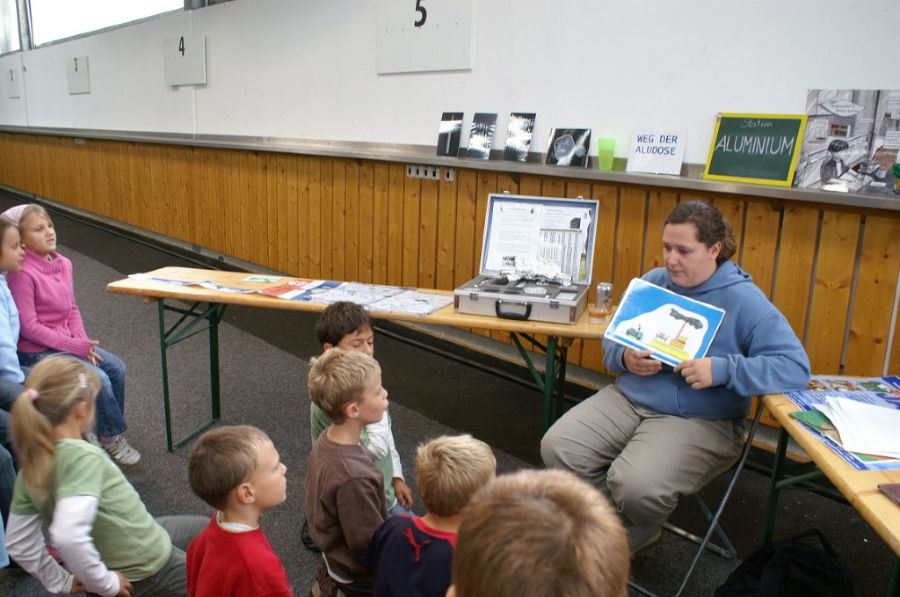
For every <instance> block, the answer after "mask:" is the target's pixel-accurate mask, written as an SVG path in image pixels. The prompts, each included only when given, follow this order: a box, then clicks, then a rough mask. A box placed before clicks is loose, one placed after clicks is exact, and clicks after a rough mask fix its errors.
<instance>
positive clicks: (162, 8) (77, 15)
mask: <svg viewBox="0 0 900 597" xmlns="http://www.w3.org/2000/svg"><path fill="white" fill-rule="evenodd" d="M2 1H3V2H6V0H2ZM183 8H184V0H128V1H127V2H123V1H122V0H78V1H73V0H31V29H32V39H33V40H34V45H36V46H39V45H41V44H45V43H48V42H51V41H55V40H57V39H64V38H67V37H72V36H75V35H80V34H82V33H88V32H91V31H97V30H98V29H105V28H106V27H112V26H113V25H121V24H122V23H128V22H130V21H136V20H139V19H144V18H147V17H151V16H153V15H157V14H160V13H164V12H169V11H173V10H179V9H183Z"/></svg>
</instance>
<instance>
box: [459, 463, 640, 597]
mask: <svg viewBox="0 0 900 597" xmlns="http://www.w3.org/2000/svg"><path fill="white" fill-rule="evenodd" d="M629 558H630V552H629V550H628V541H627V539H626V535H625V530H624V529H623V527H622V523H621V522H620V521H619V517H618V515H617V514H616V513H615V512H614V511H613V509H612V507H611V506H610V505H609V501H608V500H607V499H606V498H605V497H604V496H603V495H602V494H601V493H600V492H599V491H597V490H596V489H595V488H593V487H591V486H590V485H588V484H587V483H586V482H585V481H582V480H581V479H579V478H578V477H576V476H575V475H573V474H571V473H568V472H564V471H559V470H544V471H534V470H528V471H520V472H518V473H514V474H511V475H503V476H500V477H498V478H497V479H496V480H495V481H494V482H492V483H490V484H489V485H488V486H487V487H485V488H484V489H482V490H481V491H479V492H478V493H476V494H475V496H474V497H473V498H472V500H471V501H470V502H469V505H468V506H467V507H466V512H465V515H464V516H463V521H462V524H461V525H460V528H459V536H458V540H457V544H456V555H455V557H454V560H453V586H452V587H450V590H449V591H448V592H447V597H531V596H539V595H541V596H542V595H566V597H624V596H625V595H627V582H628V566H629Z"/></svg>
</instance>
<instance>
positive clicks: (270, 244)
mask: <svg viewBox="0 0 900 597" xmlns="http://www.w3.org/2000/svg"><path fill="white" fill-rule="evenodd" d="M263 157H264V158H265V174H266V178H265V189H266V191H265V202H263V205H264V206H265V210H266V213H265V220H264V221H265V247H264V249H263V251H262V254H263V255H264V256H265V259H266V261H265V264H266V267H268V268H270V269H277V270H281V267H280V262H279V256H278V248H279V247H283V246H284V244H283V243H282V242H281V240H280V239H279V237H278V232H279V230H278V220H279V217H280V216H281V214H280V212H279V209H278V207H279V206H278V176H279V173H278V154H276V153H265V154H263Z"/></svg>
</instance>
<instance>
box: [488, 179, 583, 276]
mask: <svg viewBox="0 0 900 597" xmlns="http://www.w3.org/2000/svg"><path fill="white" fill-rule="evenodd" d="M598 207H599V202H598V201H597V200H595V199H580V198H579V199H561V198H552V197H531V196H527V195H510V194H508V193H503V194H491V195H488V204H487V214H486V216H485V219H484V236H483V238H482V242H481V275H484V276H490V275H494V276H496V275H499V274H500V271H501V270H510V269H515V267H516V264H515V262H516V260H517V258H519V257H520V256H521V257H524V258H525V259H526V261H528V260H539V259H540V260H544V259H546V260H549V261H552V262H553V263H554V264H555V265H557V266H558V267H559V269H560V271H562V272H564V273H566V274H569V275H571V276H572V283H573V284H575V283H577V284H590V282H591V274H592V270H593V265H594V244H595V242H596V240H597V209H598ZM520 262H521V260H520Z"/></svg>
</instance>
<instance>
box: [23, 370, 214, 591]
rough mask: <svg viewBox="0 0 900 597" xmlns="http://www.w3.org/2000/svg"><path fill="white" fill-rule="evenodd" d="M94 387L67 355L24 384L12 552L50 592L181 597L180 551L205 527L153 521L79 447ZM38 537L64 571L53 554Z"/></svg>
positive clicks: (95, 457)
mask: <svg viewBox="0 0 900 597" xmlns="http://www.w3.org/2000/svg"><path fill="white" fill-rule="evenodd" d="M99 389H100V388H99V382H98V381H97V378H96V376H94V375H92V374H91V372H90V370H89V369H88V368H87V367H86V366H85V365H84V363H82V362H81V361H78V360H76V359H73V358H70V357H50V358H47V359H45V360H43V361H41V362H39V363H38V364H37V365H35V367H34V369H32V371H31V373H30V374H29V375H28V378H27V379H26V380H25V392H24V393H23V394H22V395H21V396H20V397H19V398H18V399H17V400H16V401H15V404H14V405H13V410H12V436H13V443H14V445H15V448H16V452H17V454H18V455H19V463H20V470H19V475H18V477H17V479H16V484H15V489H14V490H13V503H12V507H11V513H10V516H9V522H8V524H7V548H8V550H9V554H10V556H12V558H13V559H14V560H16V562H17V563H18V564H19V565H20V566H21V567H22V568H24V569H25V570H26V571H28V572H29V573H30V574H32V575H33V576H35V577H36V578H37V579H38V580H40V581H41V583H42V584H43V585H44V587H45V588H46V589H47V590H48V591H50V592H51V593H78V592H82V591H87V592H90V593H96V594H98V595H104V596H114V595H125V596H130V595H173V596H174V595H179V596H180V595H185V592H186V589H185V556H184V551H183V549H185V548H186V547H187V544H188V543H189V542H190V540H191V539H192V538H193V537H194V535H196V534H197V533H198V532H199V531H200V530H202V529H203V527H204V526H205V525H206V519H205V518H204V517H198V516H193V517H183V516H182V517H168V518H165V519H159V521H157V520H154V518H153V517H152V516H151V515H150V513H149V512H147V509H146V507H145V506H144V504H143V503H142V502H141V499H140V496H139V495H138V493H137V492H136V491H135V490H134V487H132V486H131V484H130V483H129V482H128V480H127V479H126V478H125V476H124V475H123V474H122V471H121V470H120V469H119V467H118V466H116V465H115V464H114V463H113V462H112V460H110V458H109V457H108V456H107V455H106V454H105V453H104V452H103V450H101V449H100V448H97V447H96V446H93V445H91V444H90V443H88V442H86V441H84V440H82V435H83V434H84V432H85V431H86V430H87V429H89V428H90V427H91V425H92V424H93V420H94V402H95V400H96V397H97V392H98V391H99ZM42 529H46V531H47V537H48V538H49V540H50V544H51V545H52V547H54V548H55V549H56V551H57V552H58V553H59V556H60V557H61V559H62V561H63V562H65V565H66V567H65V568H63V566H62V565H60V564H59V563H58V562H57V561H56V560H55V559H53V558H52V557H51V556H50V555H49V553H48V551H47V548H46V545H45V543H44V534H43V533H42ZM173 542H174V543H175V545H176V546H173ZM178 544H180V546H177V545H178ZM179 547H180V548H179Z"/></svg>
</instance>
